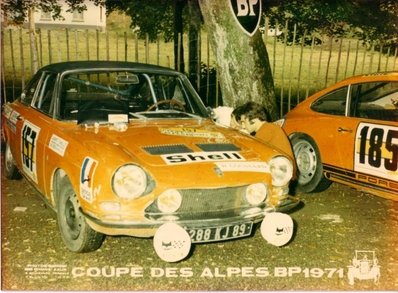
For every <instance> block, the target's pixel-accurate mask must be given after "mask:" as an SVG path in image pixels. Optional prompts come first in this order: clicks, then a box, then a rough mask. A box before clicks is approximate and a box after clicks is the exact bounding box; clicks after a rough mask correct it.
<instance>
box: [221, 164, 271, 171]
mask: <svg viewBox="0 0 398 293" xmlns="http://www.w3.org/2000/svg"><path fill="white" fill-rule="evenodd" d="M216 165H217V167H218V168H219V169H220V170H221V171H223V172H259V173H269V172H270V170H269V165H268V164H267V163H265V162H219V163H216Z"/></svg>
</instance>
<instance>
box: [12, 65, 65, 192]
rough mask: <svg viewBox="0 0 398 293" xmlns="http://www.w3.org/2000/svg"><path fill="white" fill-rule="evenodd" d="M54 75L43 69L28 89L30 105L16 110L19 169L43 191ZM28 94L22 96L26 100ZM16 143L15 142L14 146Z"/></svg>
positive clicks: (52, 102)
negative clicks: (17, 114)
mask: <svg viewBox="0 0 398 293" xmlns="http://www.w3.org/2000/svg"><path fill="white" fill-rule="evenodd" d="M56 77H57V75H56V74H54V73H49V72H44V73H43V74H42V75H41V76H40V79H39V81H38V82H37V83H34V84H32V87H31V88H30V89H28V93H30V94H31V93H34V94H33V97H32V101H31V103H30V105H28V106H27V107H24V108H23V110H21V111H20V113H19V117H18V121H19V122H18V123H17V125H16V133H15V135H16V137H17V139H16V140H15V141H16V143H17V144H19V152H20V169H21V171H22V172H23V173H24V174H25V175H26V177H27V178H28V180H30V181H31V182H32V183H34V184H35V186H36V187H37V188H38V190H39V191H40V192H42V193H44V191H45V189H44V186H45V183H46V179H45V178H44V173H45V167H46V163H45V156H44V154H45V147H46V144H47V140H48V133H49V129H50V127H51V121H52V113H53V111H54V95H53V93H54V85H55V80H56ZM30 98H31V97H27V96H26V95H25V97H23V99H26V100H25V101H24V102H26V103H29V99H30ZM15 147H17V146H15Z"/></svg>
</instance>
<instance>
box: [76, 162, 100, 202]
mask: <svg viewBox="0 0 398 293" xmlns="http://www.w3.org/2000/svg"><path fill="white" fill-rule="evenodd" d="M97 165H98V161H96V160H94V159H92V158H90V157H86V158H85V159H84V160H83V164H82V168H81V170H80V196H81V197H82V198H83V199H85V200H86V201H88V202H92V201H93V178H94V173H95V169H96V168H97Z"/></svg>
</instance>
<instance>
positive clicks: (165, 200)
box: [157, 189, 182, 214]
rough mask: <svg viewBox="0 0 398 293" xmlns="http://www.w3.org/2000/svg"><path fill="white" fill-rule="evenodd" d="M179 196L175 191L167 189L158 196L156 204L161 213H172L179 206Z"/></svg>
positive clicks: (180, 200) (180, 199)
mask: <svg viewBox="0 0 398 293" xmlns="http://www.w3.org/2000/svg"><path fill="white" fill-rule="evenodd" d="M181 202H182V198H181V194H180V193H179V192H178V191H177V190H175V189H168V190H166V191H165V192H163V193H162V194H161V195H159V197H158V200H157V204H158V208H159V210H160V211H161V212H163V213H166V214H171V213H174V212H175V211H176V210H178V209H179V208H180V206H181Z"/></svg>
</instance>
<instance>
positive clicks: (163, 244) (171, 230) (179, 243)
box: [153, 223, 191, 262]
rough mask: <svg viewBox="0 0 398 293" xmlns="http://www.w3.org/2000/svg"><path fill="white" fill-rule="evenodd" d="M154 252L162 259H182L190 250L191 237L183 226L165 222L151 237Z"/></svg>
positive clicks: (174, 260)
mask: <svg viewBox="0 0 398 293" xmlns="http://www.w3.org/2000/svg"><path fill="white" fill-rule="evenodd" d="M153 247H154V249H155V252H156V254H157V255H158V256H159V257H160V258H161V259H162V260H164V261H167V262H177V261H180V260H183V259H184V258H185V257H186V256H187V255H188V254H189V251H190V250H191V237H190V236H189V234H188V232H187V231H185V229H184V228H182V227H181V226H178V225H177V224H175V223H166V224H163V225H162V226H160V227H159V229H158V230H157V231H156V233H155V236H154V238H153Z"/></svg>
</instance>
